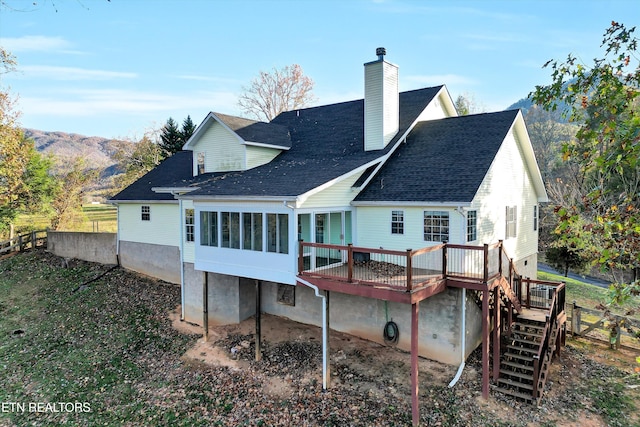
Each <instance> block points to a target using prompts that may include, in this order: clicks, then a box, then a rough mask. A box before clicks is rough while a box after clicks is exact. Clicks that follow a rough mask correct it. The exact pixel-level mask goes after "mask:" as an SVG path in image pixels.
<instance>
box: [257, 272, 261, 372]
mask: <svg viewBox="0 0 640 427" xmlns="http://www.w3.org/2000/svg"><path fill="white" fill-rule="evenodd" d="M255 282H256V362H259V361H260V360H262V318H261V315H262V309H261V307H262V304H261V292H262V287H261V286H260V280H256V281H255Z"/></svg>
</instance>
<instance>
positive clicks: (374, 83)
mask: <svg viewBox="0 0 640 427" xmlns="http://www.w3.org/2000/svg"><path fill="white" fill-rule="evenodd" d="M364 74H365V76H364V80H365V86H364V97H365V101H364V105H365V117H364V126H365V130H364V147H365V150H380V149H382V148H384V147H385V146H386V145H387V144H388V143H389V141H391V139H393V137H394V136H395V135H396V133H397V132H398V126H399V109H398V108H399V107H398V105H399V98H398V67H397V66H395V65H393V64H390V63H388V62H386V61H376V62H370V63H368V64H365V66H364Z"/></svg>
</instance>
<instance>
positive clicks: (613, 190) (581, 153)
mask: <svg viewBox="0 0 640 427" xmlns="http://www.w3.org/2000/svg"><path fill="white" fill-rule="evenodd" d="M634 31H635V28H627V27H625V26H624V25H623V24H620V23H617V22H612V23H611V26H610V27H609V28H608V29H607V30H606V32H605V34H604V39H603V42H602V45H601V47H603V48H604V54H603V55H602V57H600V58H596V59H594V61H593V64H591V65H587V64H583V63H581V62H580V61H579V60H578V58H576V57H575V56H574V55H571V54H570V55H568V57H567V59H566V60H565V61H564V62H559V61H554V60H552V61H549V62H547V63H546V64H545V67H550V68H551V70H552V79H553V82H552V83H551V84H550V85H548V86H536V90H535V92H533V94H532V97H533V100H534V102H535V103H537V104H540V105H542V106H543V107H544V108H545V109H547V110H549V111H555V110H557V109H558V108H559V106H560V105H561V104H562V103H563V102H564V104H566V105H567V106H568V109H567V110H566V111H565V112H564V114H565V116H567V117H568V118H569V120H570V121H571V122H573V123H576V124H578V131H577V133H576V138H575V140H572V141H569V142H567V143H565V144H563V147H562V158H563V160H564V161H565V162H568V163H571V164H573V165H574V166H575V170H576V183H577V184H578V186H577V188H578V190H579V193H580V197H579V198H578V201H577V202H576V203H574V204H565V206H561V207H559V209H558V213H559V215H558V226H557V231H558V232H559V233H560V235H561V236H565V237H564V238H565V239H566V238H568V236H569V233H567V231H570V230H575V229H576V225H577V224H579V223H580V222H582V223H583V224H584V225H583V228H584V229H587V230H589V232H590V233H592V234H593V236H594V239H595V241H597V244H598V246H599V249H600V250H599V254H600V256H599V257H598V258H597V262H598V264H599V265H600V266H601V267H602V268H603V269H604V270H606V271H609V272H611V273H612V274H613V276H612V279H613V281H614V282H615V283H614V285H615V286H614V287H613V288H614V294H613V299H614V300H616V301H619V300H621V299H624V297H625V296H628V295H632V294H639V293H640V283H639V280H638V278H637V276H636V277H635V278H634V279H633V280H632V281H631V282H627V283H625V281H624V279H623V278H622V277H621V276H619V275H618V276H616V275H615V272H616V271H624V270H632V271H637V269H638V267H639V266H640V64H639V60H638V54H637V49H638V39H637V38H636V37H635V36H634V34H633V33H634Z"/></svg>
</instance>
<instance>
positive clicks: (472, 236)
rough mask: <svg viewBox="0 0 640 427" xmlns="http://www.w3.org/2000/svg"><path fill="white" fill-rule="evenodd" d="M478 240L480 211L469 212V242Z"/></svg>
mask: <svg viewBox="0 0 640 427" xmlns="http://www.w3.org/2000/svg"><path fill="white" fill-rule="evenodd" d="M475 240H478V211H468V212H467V242H473V241H475Z"/></svg>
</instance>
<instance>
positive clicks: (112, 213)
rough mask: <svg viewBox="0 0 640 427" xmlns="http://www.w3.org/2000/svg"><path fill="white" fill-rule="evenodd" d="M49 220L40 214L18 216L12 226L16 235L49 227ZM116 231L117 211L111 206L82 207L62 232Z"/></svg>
mask: <svg viewBox="0 0 640 427" xmlns="http://www.w3.org/2000/svg"><path fill="white" fill-rule="evenodd" d="M49 224H50V222H49V218H48V217H47V216H46V215H42V214H32V215H20V216H19V217H18V218H17V219H16V222H15V224H14V226H15V230H16V233H17V234H20V233H26V232H29V231H34V230H45V229H46V228H47V227H49ZM117 229H118V221H117V209H116V207H115V206H113V205H106V204H98V205H94V204H86V205H82V214H81V215H80V217H79V218H78V220H77V221H76V222H75V223H74V225H73V226H70V227H66V228H62V229H61V230H62V231H91V232H103V233H115V232H116V231H117Z"/></svg>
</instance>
